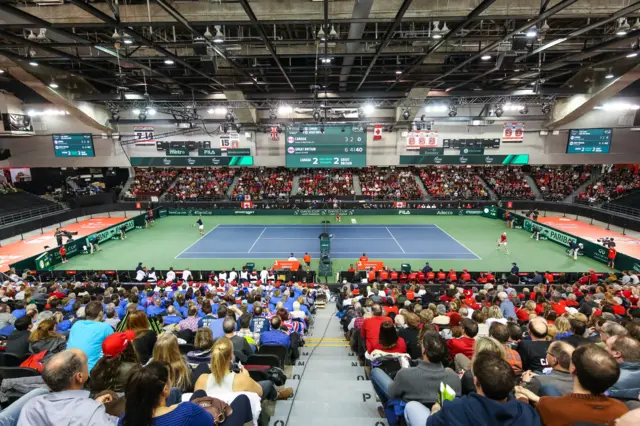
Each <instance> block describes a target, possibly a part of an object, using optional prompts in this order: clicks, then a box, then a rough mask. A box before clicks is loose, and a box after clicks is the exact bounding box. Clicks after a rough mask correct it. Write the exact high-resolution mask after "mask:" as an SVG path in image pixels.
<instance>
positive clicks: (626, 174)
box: [576, 167, 640, 204]
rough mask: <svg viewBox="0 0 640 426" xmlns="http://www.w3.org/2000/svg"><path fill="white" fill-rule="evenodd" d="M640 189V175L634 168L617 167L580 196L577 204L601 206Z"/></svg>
mask: <svg viewBox="0 0 640 426" xmlns="http://www.w3.org/2000/svg"><path fill="white" fill-rule="evenodd" d="M638 188H640V175H639V174H638V173H636V171H635V170H633V168H626V167H616V168H613V169H611V170H610V171H608V172H606V173H604V174H603V175H602V176H601V177H600V178H599V179H598V182H596V183H595V184H593V185H591V186H589V187H587V188H586V189H585V192H583V193H581V194H578V196H577V197H576V201H577V202H585V203H588V204H600V203H604V202H608V201H611V200H615V199H616V198H619V197H621V196H623V195H625V194H626V193H628V192H629V191H633V190H635V189H638Z"/></svg>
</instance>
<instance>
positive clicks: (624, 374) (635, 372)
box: [607, 362, 640, 400]
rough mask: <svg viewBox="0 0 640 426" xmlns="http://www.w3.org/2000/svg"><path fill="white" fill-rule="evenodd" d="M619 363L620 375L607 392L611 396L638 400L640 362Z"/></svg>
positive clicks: (639, 391)
mask: <svg viewBox="0 0 640 426" xmlns="http://www.w3.org/2000/svg"><path fill="white" fill-rule="evenodd" d="M618 365H619V366H620V377H619V378H618V381H617V382H616V384H615V385H613V386H611V388H609V390H608V391H607V394H608V395H609V396H610V397H611V398H617V399H623V400H626V399H633V400H637V399H638V394H639V393H640V362H621V363H620V364H618Z"/></svg>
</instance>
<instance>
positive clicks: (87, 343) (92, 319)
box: [67, 301, 113, 371]
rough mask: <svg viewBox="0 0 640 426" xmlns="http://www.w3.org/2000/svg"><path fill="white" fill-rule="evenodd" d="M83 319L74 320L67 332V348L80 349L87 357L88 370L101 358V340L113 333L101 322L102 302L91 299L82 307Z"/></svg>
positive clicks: (111, 329)
mask: <svg viewBox="0 0 640 426" xmlns="http://www.w3.org/2000/svg"><path fill="white" fill-rule="evenodd" d="M84 313H85V318H86V319H84V320H78V321H76V322H75V323H74V324H73V326H72V327H71V331H70V332H69V342H68V343H67V349H74V348H75V349H80V350H81V351H83V352H84V353H85V354H86V356H87V358H88V361H87V362H88V365H89V371H91V369H92V368H93V366H94V365H96V363H97V362H98V360H99V359H100V358H102V342H103V341H104V339H106V338H107V336H109V335H111V334H113V328H112V327H111V326H110V325H109V324H105V323H103V322H102V320H103V317H104V313H103V312H102V304H101V303H100V302H98V301H93V302H90V303H89V304H87V306H85V308H84Z"/></svg>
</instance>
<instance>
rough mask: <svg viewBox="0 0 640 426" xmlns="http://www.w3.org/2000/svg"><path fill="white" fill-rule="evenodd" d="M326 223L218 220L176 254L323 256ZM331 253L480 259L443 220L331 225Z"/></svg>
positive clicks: (206, 256)
mask: <svg viewBox="0 0 640 426" xmlns="http://www.w3.org/2000/svg"><path fill="white" fill-rule="evenodd" d="M323 231H324V226H323V225H288V226H287V225H218V226H216V227H215V228H213V229H212V230H210V231H209V232H207V233H206V234H205V235H204V236H203V237H202V238H200V239H199V240H198V241H196V242H195V243H193V244H192V245H191V246H189V247H187V248H186V249H185V250H184V251H183V252H182V253H180V254H179V255H178V256H176V259H220V258H222V259H245V258H254V259H287V258H289V255H290V253H292V252H293V253H294V255H295V256H296V257H298V258H302V255H303V254H304V253H305V252H308V253H309V254H310V255H312V256H318V255H320V241H319V236H320V234H321V233H322V232H323ZM328 232H329V234H331V235H332V238H331V256H332V257H333V258H335V259H356V258H359V257H360V256H361V255H362V253H367V256H369V258H381V259H419V258H420V259H421V258H424V259H448V260H478V259H480V257H478V256H477V255H476V254H475V253H473V252H472V251H471V250H469V249H468V248H466V247H465V246H464V245H463V244H462V243H460V242H459V241H457V240H456V239H455V238H453V237H452V236H451V235H449V234H448V233H447V232H445V231H443V230H442V229H440V228H439V227H438V226H437V225H389V226H385V225H329V228H328Z"/></svg>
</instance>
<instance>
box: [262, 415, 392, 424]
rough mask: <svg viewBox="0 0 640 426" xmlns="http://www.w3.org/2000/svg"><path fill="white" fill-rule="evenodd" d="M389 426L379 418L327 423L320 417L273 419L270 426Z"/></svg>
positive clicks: (332, 420) (336, 420)
mask: <svg viewBox="0 0 640 426" xmlns="http://www.w3.org/2000/svg"><path fill="white" fill-rule="evenodd" d="M285 425H286V426H327V425H331V426H388V423H387V421H386V420H385V419H381V418H379V417H370V418H368V417H359V418H348V419H331V422H327V420H326V418H324V417H322V416H320V417H315V418H309V417H293V416H292V417H289V421H288V422H287V417H286V416H284V417H275V416H274V417H272V418H271V420H270V421H269V426H285Z"/></svg>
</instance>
